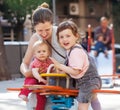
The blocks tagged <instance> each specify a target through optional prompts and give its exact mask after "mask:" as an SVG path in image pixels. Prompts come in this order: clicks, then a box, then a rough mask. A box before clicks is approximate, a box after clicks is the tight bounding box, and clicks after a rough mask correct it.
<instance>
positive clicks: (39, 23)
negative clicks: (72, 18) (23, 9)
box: [20, 3, 65, 110]
mask: <svg viewBox="0 0 120 110" xmlns="http://www.w3.org/2000/svg"><path fill="white" fill-rule="evenodd" d="M48 7H49V6H48V5H47V4H45V3H44V4H42V5H41V6H40V7H38V8H37V9H36V10H35V11H34V12H33V16H32V22H33V26H34V29H35V33H34V34H33V35H32V37H31V38H30V40H29V44H28V48H27V51H26V53H25V56H24V58H23V61H22V63H21V66H20V70H21V73H22V74H23V75H24V76H25V77H33V75H32V71H31V69H30V68H29V65H30V62H31V60H32V58H33V51H32V47H33V44H34V43H35V42H36V41H38V40H43V41H45V42H47V43H48V45H49V46H50V47H52V49H51V51H52V57H54V58H55V59H58V60H59V61H60V62H61V63H63V62H64V58H63V57H64V56H65V51H64V49H62V48H61V46H60V45H59V43H58V42H57V37H56V30H57V27H55V26H53V14H52V12H51V10H50V9H49V8H48ZM40 97H41V96H40V95H39V94H37V106H36V110H44V108H40V105H41V104H40V103H41V101H40ZM44 103H46V102H44Z"/></svg>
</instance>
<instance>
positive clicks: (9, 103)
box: [0, 78, 76, 110]
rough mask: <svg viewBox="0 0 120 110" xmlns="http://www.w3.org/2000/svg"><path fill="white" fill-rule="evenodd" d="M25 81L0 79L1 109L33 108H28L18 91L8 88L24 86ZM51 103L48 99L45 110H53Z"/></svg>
mask: <svg viewBox="0 0 120 110" xmlns="http://www.w3.org/2000/svg"><path fill="white" fill-rule="evenodd" d="M23 82H24V79H23V78H17V79H14V80H8V81H0V110H8V109H9V110H17V109H19V110H32V109H27V106H26V103H25V102H24V101H22V100H21V99H19V98H18V93H19V92H16V91H7V88H10V87H11V88H14V87H15V88H18V87H22V85H23ZM51 104H52V103H50V102H49V100H48V103H47V106H46V109H45V110H51ZM70 110H76V106H73V107H71V109H70Z"/></svg>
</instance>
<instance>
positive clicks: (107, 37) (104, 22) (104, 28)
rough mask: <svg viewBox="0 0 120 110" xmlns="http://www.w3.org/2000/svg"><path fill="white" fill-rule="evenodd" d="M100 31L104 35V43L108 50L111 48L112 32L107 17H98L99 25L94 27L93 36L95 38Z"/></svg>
mask: <svg viewBox="0 0 120 110" xmlns="http://www.w3.org/2000/svg"><path fill="white" fill-rule="evenodd" d="M100 33H102V34H103V36H104V44H105V46H106V48H107V49H108V50H111V49H112V47H111V44H112V33H111V30H110V29H109V27H108V19H107V18H106V17H104V16H103V17H101V19H100V26H97V27H96V28H95V29H94V38H95V40H96V38H97V35H98V34H100Z"/></svg>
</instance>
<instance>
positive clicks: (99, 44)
mask: <svg viewBox="0 0 120 110" xmlns="http://www.w3.org/2000/svg"><path fill="white" fill-rule="evenodd" d="M94 46H95V49H94V55H95V57H97V56H98V55H99V53H100V52H103V53H104V54H105V57H106V58H107V57H108V51H107V48H106V46H105V44H104V36H103V34H98V35H97V40H96V43H95V45H94Z"/></svg>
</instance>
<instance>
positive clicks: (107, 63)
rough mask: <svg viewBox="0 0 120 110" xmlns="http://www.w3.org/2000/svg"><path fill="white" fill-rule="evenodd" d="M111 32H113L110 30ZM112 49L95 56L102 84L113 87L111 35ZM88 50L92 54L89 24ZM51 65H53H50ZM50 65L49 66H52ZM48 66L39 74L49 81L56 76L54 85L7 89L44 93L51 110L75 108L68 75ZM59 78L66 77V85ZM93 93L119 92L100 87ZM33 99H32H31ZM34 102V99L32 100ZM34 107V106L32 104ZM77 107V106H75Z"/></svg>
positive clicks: (74, 90) (113, 69)
mask: <svg viewBox="0 0 120 110" xmlns="http://www.w3.org/2000/svg"><path fill="white" fill-rule="evenodd" d="M112 33H113V32H112ZM112 46H113V47H112V50H111V51H109V53H108V59H106V58H105V57H104V55H103V54H102V53H101V54H99V57H98V58H95V57H94V59H95V61H96V64H97V68H98V72H99V75H100V76H101V79H102V84H103V86H104V87H113V85H114V79H115V78H120V75H119V74H116V71H115V63H116V62H115V58H114V56H115V55H114V54H115V49H114V36H112ZM88 52H89V54H90V55H91V56H93V52H94V50H91V26H90V25H89V26H88ZM52 66H53V65H52ZM52 66H50V68H52ZM50 68H49V69H48V72H47V73H42V74H40V75H41V76H42V77H46V78H47V80H48V82H50V77H54V78H56V83H55V84H56V85H51V84H50V83H48V85H23V87H21V88H7V90H8V91H20V90H21V89H22V88H28V89H31V90H32V93H33V94H34V93H37V92H39V93H40V94H41V95H46V96H47V97H49V98H50V100H51V102H52V103H53V104H52V105H51V109H52V110H75V109H71V107H72V106H73V105H74V104H75V103H74V99H75V97H76V96H77V94H78V90H77V89H70V77H69V76H68V75H67V74H65V73H49V71H50ZM60 78H65V79H66V86H65V87H62V86H60V80H59V79H60ZM93 92H94V93H102V94H105V93H106V94H120V91H119V90H110V89H103V88H102V89H100V90H93ZM33 100H34V99H33ZM34 102H35V101H34ZM34 107H35V106H34ZM76 109H77V108H76ZM28 110H33V108H30V106H29V108H28Z"/></svg>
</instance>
